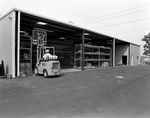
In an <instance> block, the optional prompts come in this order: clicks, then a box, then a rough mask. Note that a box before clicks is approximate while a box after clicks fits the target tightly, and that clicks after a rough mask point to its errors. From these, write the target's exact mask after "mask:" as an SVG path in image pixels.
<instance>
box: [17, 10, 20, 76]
mask: <svg viewBox="0 0 150 118" xmlns="http://www.w3.org/2000/svg"><path fill="white" fill-rule="evenodd" d="M17 26H18V31H17V39H18V41H17V76H19V74H20V12H18V25H17Z"/></svg>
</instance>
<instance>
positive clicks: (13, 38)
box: [12, 11, 16, 78]
mask: <svg viewBox="0 0 150 118" xmlns="http://www.w3.org/2000/svg"><path fill="white" fill-rule="evenodd" d="M15 23H16V12H15V11H13V12H12V78H14V77H15V71H16V68H15V53H16V52H15V28H16V27H15Z"/></svg>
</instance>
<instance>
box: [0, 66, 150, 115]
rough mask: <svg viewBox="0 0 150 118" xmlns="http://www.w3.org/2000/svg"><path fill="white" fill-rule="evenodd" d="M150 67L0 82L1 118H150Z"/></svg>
mask: <svg viewBox="0 0 150 118" xmlns="http://www.w3.org/2000/svg"><path fill="white" fill-rule="evenodd" d="M149 73H150V66H149V65H138V66H125V67H115V68H108V69H97V70H87V71H79V72H68V73H62V74H61V76H60V77H50V78H44V77H42V76H29V77H24V78H15V79H0V118H62V117H63V118H149V117H150V74H149Z"/></svg>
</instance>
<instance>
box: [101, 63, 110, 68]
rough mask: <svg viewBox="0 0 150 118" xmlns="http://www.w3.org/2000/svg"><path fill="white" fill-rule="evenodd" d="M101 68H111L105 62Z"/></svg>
mask: <svg viewBox="0 0 150 118" xmlns="http://www.w3.org/2000/svg"><path fill="white" fill-rule="evenodd" d="M101 67H103V68H108V67H109V63H108V62H103V63H102V66H101Z"/></svg>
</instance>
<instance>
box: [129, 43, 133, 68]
mask: <svg viewBox="0 0 150 118" xmlns="http://www.w3.org/2000/svg"><path fill="white" fill-rule="evenodd" d="M132 58H133V57H132ZM128 65H131V44H129V54H128Z"/></svg>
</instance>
